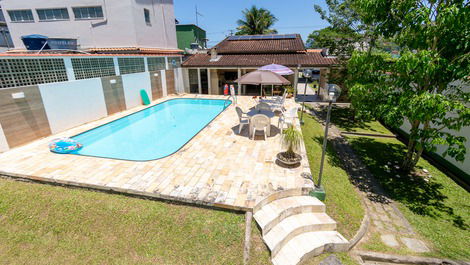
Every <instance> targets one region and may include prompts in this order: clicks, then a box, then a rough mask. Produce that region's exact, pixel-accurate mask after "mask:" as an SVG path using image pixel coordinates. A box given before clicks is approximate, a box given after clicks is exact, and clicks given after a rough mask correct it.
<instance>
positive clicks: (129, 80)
mask: <svg viewBox="0 0 470 265" xmlns="http://www.w3.org/2000/svg"><path fill="white" fill-rule="evenodd" d="M121 77H122V86H123V87H124V98H125V100H126V109H130V108H133V107H136V106H139V105H141V104H142V99H141V97H140V90H142V89H145V91H147V95H148V96H149V98H150V100H152V88H151V84H150V75H149V73H148V72H143V73H135V74H127V75H122V76H121Z"/></svg>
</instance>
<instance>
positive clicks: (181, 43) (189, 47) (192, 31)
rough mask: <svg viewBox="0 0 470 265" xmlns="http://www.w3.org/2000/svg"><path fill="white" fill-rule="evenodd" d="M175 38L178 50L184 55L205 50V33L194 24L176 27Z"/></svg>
mask: <svg viewBox="0 0 470 265" xmlns="http://www.w3.org/2000/svg"><path fill="white" fill-rule="evenodd" d="M176 38H177V39H178V48H179V49H181V50H183V51H185V52H186V53H193V51H194V50H199V49H206V48H207V39H206V31H205V30H203V29H201V28H200V27H198V26H196V25H194V24H178V25H176Z"/></svg>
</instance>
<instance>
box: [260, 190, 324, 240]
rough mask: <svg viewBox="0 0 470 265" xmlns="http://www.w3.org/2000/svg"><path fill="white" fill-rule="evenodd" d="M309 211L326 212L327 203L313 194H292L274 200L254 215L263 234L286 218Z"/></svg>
mask: <svg viewBox="0 0 470 265" xmlns="http://www.w3.org/2000/svg"><path fill="white" fill-rule="evenodd" d="M308 212H325V204H323V203H322V202H321V201H320V200H318V199H317V198H315V197H311V196H292V197H287V198H281V199H278V200H274V201H272V202H270V203H268V204H266V205H264V206H263V207H261V208H260V209H259V210H258V211H256V212H255V213H254V215H253V217H254V218H255V220H256V222H258V225H259V226H260V227H261V231H262V233H263V235H265V234H266V233H268V232H269V230H271V228H273V227H274V226H275V225H276V224H278V223H279V222H281V221H282V220H284V219H285V218H287V217H289V216H291V215H295V214H300V213H308Z"/></svg>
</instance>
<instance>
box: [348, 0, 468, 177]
mask: <svg viewBox="0 0 470 265" xmlns="http://www.w3.org/2000/svg"><path fill="white" fill-rule="evenodd" d="M354 1H355V9H356V11H357V12H358V14H360V16H361V20H362V21H363V22H364V23H366V24H370V25H374V27H373V28H374V35H376V36H382V37H384V38H390V39H393V40H394V42H395V43H396V44H398V45H399V47H400V49H401V50H402V51H401V54H400V57H399V58H397V59H392V58H390V56H389V55H388V54H381V53H377V52H373V51H369V52H355V53H354V54H353V56H352V57H351V59H350V60H349V62H348V71H349V81H348V83H349V85H350V98H351V100H352V104H353V106H354V107H355V109H356V110H357V111H358V112H359V114H360V115H363V116H368V117H374V118H379V119H382V120H384V121H385V123H387V124H388V125H390V126H394V127H399V126H401V125H402V124H403V122H404V121H407V122H409V123H410V125H411V130H410V139H409V143H408V152H407V155H406V157H405V159H404V161H403V165H402V168H403V169H405V170H411V169H412V168H413V167H414V166H415V165H416V163H417V162H418V160H419V158H420V157H421V154H422V152H423V151H424V150H429V151H435V150H436V146H437V145H445V146H446V147H447V150H446V152H445V153H444V155H449V156H451V157H454V158H455V159H456V160H458V161H463V160H464V159H465V153H466V149H465V145H464V143H465V141H466V139H465V137H460V136H456V135H455V134H454V133H452V131H458V130H460V129H461V128H462V127H463V126H470V109H469V106H470V101H469V98H470V82H469V81H470V80H469V75H470V63H469V59H470V55H469V54H470V11H469V10H470V8H469V6H468V2H467V1H463V0H449V1H442V0H438V1H434V0H432V1H426V0H354Z"/></svg>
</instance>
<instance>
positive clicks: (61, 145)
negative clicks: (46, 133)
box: [49, 137, 83, 154]
mask: <svg viewBox="0 0 470 265" xmlns="http://www.w3.org/2000/svg"><path fill="white" fill-rule="evenodd" d="M82 147H83V145H82V144H81V143H79V142H77V141H75V140H74V139H71V138H67V137H64V138H58V139H54V140H52V142H50V143H49V150H51V152H54V153H59V154H68V153H70V152H73V151H76V150H79V149H80V148H82Z"/></svg>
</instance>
